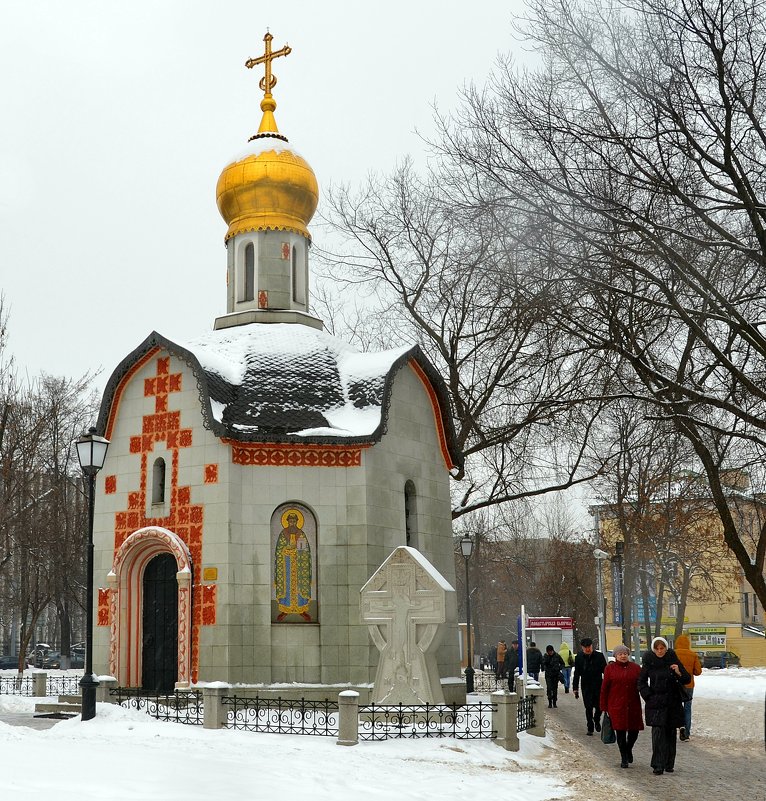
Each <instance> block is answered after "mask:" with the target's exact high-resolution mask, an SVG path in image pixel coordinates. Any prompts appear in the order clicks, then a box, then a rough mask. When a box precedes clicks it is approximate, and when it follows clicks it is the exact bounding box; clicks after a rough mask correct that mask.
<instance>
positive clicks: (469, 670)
mask: <svg viewBox="0 0 766 801" xmlns="http://www.w3.org/2000/svg"><path fill="white" fill-rule="evenodd" d="M460 551H461V553H462V554H463V559H465V620H466V626H465V641H466V655H467V657H468V659H467V661H466V667H465V691H466V692H467V693H472V692H473V674H474V670H473V655H472V654H471V591H470V589H469V586H468V560H469V559H470V558H471V554H472V553H473V540H472V539H471V538H470V537H469V536H468V534H466V535H465V536H464V537H462V538H461V539H460Z"/></svg>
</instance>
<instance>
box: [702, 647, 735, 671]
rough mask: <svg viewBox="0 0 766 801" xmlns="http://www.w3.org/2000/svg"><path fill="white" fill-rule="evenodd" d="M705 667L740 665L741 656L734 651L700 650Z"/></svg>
mask: <svg viewBox="0 0 766 801" xmlns="http://www.w3.org/2000/svg"><path fill="white" fill-rule="evenodd" d="M697 656H699V658H700V662H701V663H702V667H703V668H727V667H739V656H738V655H737V654H735V653H734V651H699V652H698V653H697Z"/></svg>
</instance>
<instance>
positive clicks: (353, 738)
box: [337, 690, 359, 745]
mask: <svg viewBox="0 0 766 801" xmlns="http://www.w3.org/2000/svg"><path fill="white" fill-rule="evenodd" d="M358 742H359V693H358V692H356V690H343V692H340V693H338V740H337V744H338V745H356V744H357V743H358Z"/></svg>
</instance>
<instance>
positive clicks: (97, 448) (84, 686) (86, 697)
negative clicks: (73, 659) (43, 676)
mask: <svg viewBox="0 0 766 801" xmlns="http://www.w3.org/2000/svg"><path fill="white" fill-rule="evenodd" d="M75 446H76V447H77V458H78V460H79V462H80V468H81V469H82V472H83V473H84V474H85V478H86V479H87V480H88V558H87V568H86V570H87V575H86V593H85V595H86V598H85V670H84V672H83V677H82V680H81V681H80V690H81V693H82V719H83V720H90V719H91V718H94V717H95V716H96V687H98V682H97V681H96V679H95V677H94V675H93V512H94V509H95V505H96V473H98V471H99V470H100V469H101V468H102V467H103V466H104V460H105V459H106V450H107V448H108V447H109V440H108V439H104V438H103V437H100V436H98V434H96V429H95V428H91V429H89V430H88V432H87V433H85V434H82V435H81V436H80V438H79V439H78V440H77V442H76V443H75Z"/></svg>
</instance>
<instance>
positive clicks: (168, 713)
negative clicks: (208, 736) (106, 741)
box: [109, 687, 204, 726]
mask: <svg viewBox="0 0 766 801" xmlns="http://www.w3.org/2000/svg"><path fill="white" fill-rule="evenodd" d="M109 695H110V697H112V698H113V699H114V700H115V702H116V703H118V704H120V706H124V707H125V708H126V709H137V710H139V711H140V712H146V714H147V715H151V716H152V717H154V718H157V720H168V721H172V722H173V723H186V724H189V725H192V726H201V725H202V723H203V722H204V707H203V703H202V691H201V690H175V691H174V692H172V693H168V694H166V695H161V694H156V693H155V694H151V693H147V692H146V690H143V689H142V688H140V687H116V688H112V689H110V690H109Z"/></svg>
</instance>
